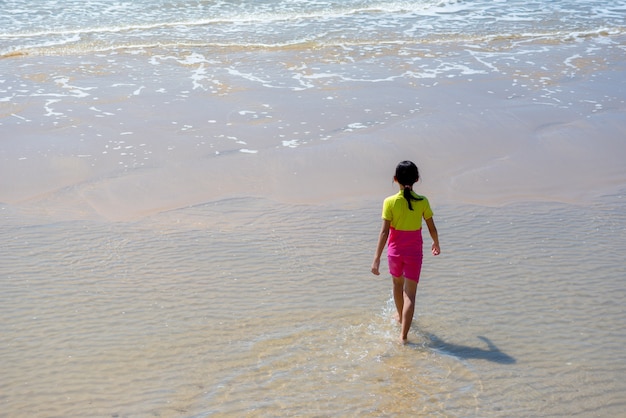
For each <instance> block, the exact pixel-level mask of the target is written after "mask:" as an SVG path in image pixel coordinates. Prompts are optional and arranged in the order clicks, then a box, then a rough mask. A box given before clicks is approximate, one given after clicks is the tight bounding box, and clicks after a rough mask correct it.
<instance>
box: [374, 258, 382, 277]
mask: <svg viewBox="0 0 626 418" xmlns="http://www.w3.org/2000/svg"><path fill="white" fill-rule="evenodd" d="M372 274H375V275H377V276H380V260H374V262H373V263H372Z"/></svg>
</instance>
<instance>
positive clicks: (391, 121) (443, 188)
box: [0, 58, 626, 221]
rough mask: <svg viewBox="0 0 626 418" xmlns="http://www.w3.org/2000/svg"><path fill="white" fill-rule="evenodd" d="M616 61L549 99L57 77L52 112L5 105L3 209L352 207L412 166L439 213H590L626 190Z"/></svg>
mask: <svg viewBox="0 0 626 418" xmlns="http://www.w3.org/2000/svg"><path fill="white" fill-rule="evenodd" d="M20 59H21V58H20ZM27 60H30V59H27ZM625 64H626V61H622V62H620V63H616V65H615V66H613V67H611V68H607V69H605V70H604V71H603V72H597V73H593V74H587V75H586V76H584V77H583V76H579V77H578V78H576V79H573V80H564V81H563V82H562V84H560V85H556V86H554V88H553V92H552V93H550V94H547V93H546V89H544V88H541V89H540V88H530V87H528V86H526V87H523V86H520V83H519V82H517V81H514V80H512V79H510V78H507V77H505V78H502V77H501V76H499V75H475V76H472V77H457V78H450V79H442V80H423V83H422V84H420V85H416V84H415V82H414V81H412V80H409V79H397V80H394V81H388V82H378V83H376V82H375V83H368V84H365V83H363V82H349V83H348V82H344V83H342V84H341V86H340V87H341V88H331V89H323V88H320V89H312V90H308V91H296V92H294V91H289V90H275V89H271V88H263V87H259V86H256V87H255V86H254V84H249V85H247V86H244V85H241V86H239V90H237V91H235V90H233V91H231V92H230V93H229V94H225V95H215V94H214V93H211V92H207V91H204V90H202V89H199V90H189V91H187V90H184V86H183V85H180V84H179V83H176V82H174V81H173V80H170V81H169V82H168V83H166V84H161V86H162V88H163V89H165V90H166V93H159V92H158V90H153V89H154V88H155V87H156V86H149V85H148V86H146V85H143V84H140V85H139V87H133V86H130V87H125V89H126V90H128V89H129V88H130V89H131V90H132V91H133V92H134V93H133V94H131V95H120V94H119V93H120V92H119V91H117V90H116V89H115V88H113V89H111V92H109V91H107V89H106V87H107V85H112V86H116V85H119V83H120V82H122V81H123V77H122V78H120V76H114V75H96V76H91V75H86V76H85V77H86V80H89V82H90V83H91V85H92V87H90V88H89V89H93V88H95V86H96V85H97V86H98V89H97V90H98V93H92V91H91V90H89V89H86V88H84V87H80V88H79V87H77V86H78V84H79V83H78V81H69V80H68V81H64V83H66V84H67V85H68V86H70V87H69V88H70V93H71V94H72V95H73V96H71V97H69V98H65V99H63V101H62V100H61V99H54V98H51V96H50V95H45V94H44V95H37V96H31V97H30V98H29V101H28V104H27V106H26V107H25V108H24V109H23V111H22V112H21V113H20V114H18V113H16V112H17V110H18V108H19V106H20V105H18V104H17V102H15V103H14V102H8V103H7V102H5V104H3V105H2V107H3V108H4V111H3V112H4V115H5V117H4V118H3V119H0V121H1V122H2V124H1V125H0V127H1V128H2V130H3V131H4V132H5V134H4V135H5V137H6V138H9V139H5V142H4V147H3V149H2V151H1V153H0V159H2V164H1V165H0V202H1V203H3V204H4V205H8V206H11V207H14V208H15V209H16V210H18V211H25V212H30V213H39V214H40V215H41V216H44V217H49V218H51V219H55V218H70V219H71V218H76V219H84V218H91V219H105V220H110V221H125V220H135V219H140V218H142V217H145V216H148V215H151V214H154V213H158V212H162V211H169V210H175V209H177V208H184V207H188V206H192V205H197V204H202V203H206V202H211V201H218V200H221V199H228V198H231V197H245V196H250V197H263V198H268V199H270V200H274V201H277V202H283V203H287V204H320V203H322V204H323V203H328V202H332V201H335V200H338V201H341V200H344V201H355V200H359V199H361V198H369V197H371V198H378V197H380V195H381V194H385V193H386V192H387V190H389V187H388V186H389V184H390V182H391V180H390V179H391V178H392V170H393V167H395V164H397V162H398V161H400V160H402V159H412V160H414V161H415V162H416V163H417V165H418V166H419V167H420V171H421V173H422V183H421V184H420V185H419V188H420V190H421V192H422V193H423V194H426V195H427V196H429V197H430V198H431V199H433V201H435V202H437V204H447V203H452V204H454V203H459V204H462V203H472V204H478V205H486V206H494V205H495V206H498V205H503V204H508V203H515V202H519V201H555V202H565V203H585V202H587V203H588V202H591V201H593V199H595V198H597V197H599V196H603V195H610V194H613V193H619V192H621V191H622V190H623V188H624V185H625V184H626V167H625V166H624V165H623V162H622V159H621V157H622V156H623V155H626V144H624V141H623V140H622V139H623V138H624V136H626V125H625V124H624V122H623V120H624V114H626V89H619V88H617V89H616V88H615V86H616V85H617V86H623V85H625V83H626V71H624V70H623V68H624V66H625ZM65 65H67V64H65ZM29 71H31V70H29ZM135 71H139V72H141V69H136V70H135ZM16 77H17V76H16ZM45 81H46V80H43V79H42V81H41V82H45ZM144 81H145V80H144ZM144 81H140V83H142V82H144ZM233 83H234V81H233ZM232 87H233V88H234V87H235V84H232ZM337 87H339V86H337ZM103 88H104V90H102V89H103ZM177 91H179V92H178V93H177ZM90 95H92V96H93V97H91V96H90ZM83 96H84V97H83ZM61 104H63V107H64V110H63V109H62V107H61ZM38 108H39V109H44V111H46V112H47V113H46V114H40V115H37V109H38Z"/></svg>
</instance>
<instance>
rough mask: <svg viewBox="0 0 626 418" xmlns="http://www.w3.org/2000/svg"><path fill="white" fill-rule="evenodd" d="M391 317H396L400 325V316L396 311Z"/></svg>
mask: <svg viewBox="0 0 626 418" xmlns="http://www.w3.org/2000/svg"><path fill="white" fill-rule="evenodd" d="M393 317H394V318H395V319H396V321H398V324H401V325H402V318H400V314H399V313H398V312H396V314H395V315H394V316H393Z"/></svg>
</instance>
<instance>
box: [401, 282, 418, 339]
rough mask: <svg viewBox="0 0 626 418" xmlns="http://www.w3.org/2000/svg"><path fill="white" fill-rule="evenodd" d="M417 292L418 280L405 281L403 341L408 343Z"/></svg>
mask: <svg viewBox="0 0 626 418" xmlns="http://www.w3.org/2000/svg"><path fill="white" fill-rule="evenodd" d="M416 293H417V282H415V281H413V280H405V281H404V304H403V307H402V308H403V309H402V335H401V338H402V342H404V343H406V342H407V339H408V336H409V329H411V322H413V313H414V312H415V294H416Z"/></svg>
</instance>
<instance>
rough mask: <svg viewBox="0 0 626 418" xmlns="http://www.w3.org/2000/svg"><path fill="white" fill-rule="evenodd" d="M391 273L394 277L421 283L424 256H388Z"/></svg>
mask: <svg viewBox="0 0 626 418" xmlns="http://www.w3.org/2000/svg"><path fill="white" fill-rule="evenodd" d="M387 260H388V263H389V273H391V275H392V276H393V277H404V278H405V279H409V280H413V281H414V282H418V283H419V281H420V273H421V272H422V256H421V254H420V255H419V256H407V255H388V256H387Z"/></svg>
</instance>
